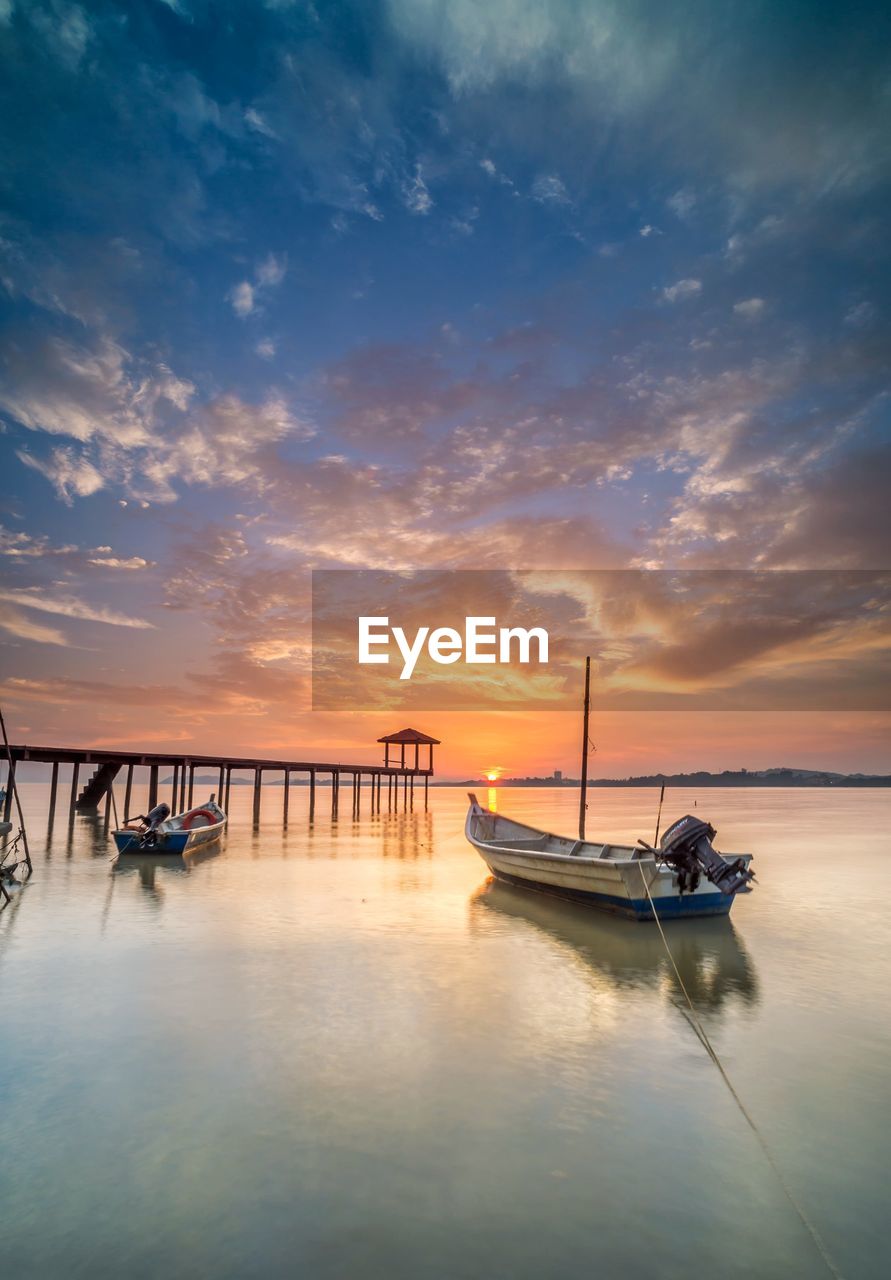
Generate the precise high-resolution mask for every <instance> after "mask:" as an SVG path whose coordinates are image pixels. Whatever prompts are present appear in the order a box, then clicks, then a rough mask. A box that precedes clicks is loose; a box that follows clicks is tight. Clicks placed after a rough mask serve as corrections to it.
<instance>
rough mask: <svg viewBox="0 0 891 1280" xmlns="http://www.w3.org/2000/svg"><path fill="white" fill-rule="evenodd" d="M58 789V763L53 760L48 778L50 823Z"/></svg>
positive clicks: (54, 809) (54, 810)
mask: <svg viewBox="0 0 891 1280" xmlns="http://www.w3.org/2000/svg"><path fill="white" fill-rule="evenodd" d="M58 789H59V762H58V760H54V761H53V772H52V776H51V778H50V798H49V817H50V822H52V820H53V816H54V814H55V812H56V792H57V791H58Z"/></svg>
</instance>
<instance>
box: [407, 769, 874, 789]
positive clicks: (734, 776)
mask: <svg viewBox="0 0 891 1280" xmlns="http://www.w3.org/2000/svg"><path fill="white" fill-rule="evenodd" d="M431 786H434V787H444V786H448V787H489V786H495V787H499V788H501V787H552V788H554V789H555V790H562V789H565V788H578V787H579V786H580V779H579V778H562V779H560V780H557V779H555V778H499V779H498V781H497V782H494V783H493V782H489V781H488V780H487V779H485V778H471V779H468V780H467V781H466V782H445V781H437V782H432V783H431ZM663 786H664V787H673V788H681V787H811V788H813V787H891V774H865V773H823V772H820V771H819V770H816V769H812V770H811V769H765V770H759V771H757V772H751V773H749V772H748V771H747V770H745V769H740V770H728V771H727V772H726V773H705V772H702V773H672V774H663V773H654V774H646V775H643V776H641V777H636V778H589V779H588V787H589V788H591V787H663Z"/></svg>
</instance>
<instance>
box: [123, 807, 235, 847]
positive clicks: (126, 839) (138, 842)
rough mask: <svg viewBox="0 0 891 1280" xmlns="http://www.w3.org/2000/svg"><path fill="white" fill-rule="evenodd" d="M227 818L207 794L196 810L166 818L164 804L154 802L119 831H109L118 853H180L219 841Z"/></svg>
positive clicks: (167, 808) (168, 814) (167, 811)
mask: <svg viewBox="0 0 891 1280" xmlns="http://www.w3.org/2000/svg"><path fill="white" fill-rule="evenodd" d="M227 821H228V819H227V817H226V815H225V813H224V812H223V810H222V809H221V808H220V806H219V805H218V804H217V802H216V797H215V796H211V797H210V799H209V800H208V801H207V802H206V804H203V805H199V806H198V808H197V809H188V810H187V811H186V812H185V813H180V814H177V815H176V817H174V818H171V817H170V808H169V806H168V805H166V804H160V805H157V806H156V807H155V808H154V809H152V811H151V812H150V813H148V814H146V815H145V816H144V817H142V818H138V819H135V820H134V822H133V823H131V824H129V825H128V826H126V827H125V828H124V829H123V830H121V831H115V832H113V835H114V842H115V844H116V845H117V850H118V853H119V854H120V853H129V854H137V853H139V854H146V853H152V854H156V853H163V854H174V855H178V856H179V855H182V854H184V853H190V852H191V851H192V850H193V849H197V848H198V847H199V846H202V845H207V844H210V843H211V841H213V840H219V838H220V836H221V835H222V834H223V831H224V830H225V827H226V822H227Z"/></svg>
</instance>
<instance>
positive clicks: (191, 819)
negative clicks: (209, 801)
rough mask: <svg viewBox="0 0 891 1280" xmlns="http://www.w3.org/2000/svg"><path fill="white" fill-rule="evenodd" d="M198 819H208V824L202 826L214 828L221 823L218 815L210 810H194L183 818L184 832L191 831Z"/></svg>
mask: <svg viewBox="0 0 891 1280" xmlns="http://www.w3.org/2000/svg"><path fill="white" fill-rule="evenodd" d="M197 818H207V822H206V823H202V824H201V825H202V826H207V827H213V826H215V825H216V824H217V823H218V822H219V818H218V817H217V815H216V814H215V813H212V812H211V810H210V809H192V810H191V811H190V812H189V813H187V814H186V816H185V817H184V818H183V823H182V829H183V831H191V830H192V827H193V826H194V824H195V820H196V819H197Z"/></svg>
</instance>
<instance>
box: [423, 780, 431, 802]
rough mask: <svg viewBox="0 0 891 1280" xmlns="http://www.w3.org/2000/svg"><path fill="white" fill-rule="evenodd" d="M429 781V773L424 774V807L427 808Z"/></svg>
mask: <svg viewBox="0 0 891 1280" xmlns="http://www.w3.org/2000/svg"><path fill="white" fill-rule="evenodd" d="M429 781H430V779H429V778H428V777H427V775H426V773H425V774H424V808H425V809H426V808H427V783H428V782H429Z"/></svg>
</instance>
